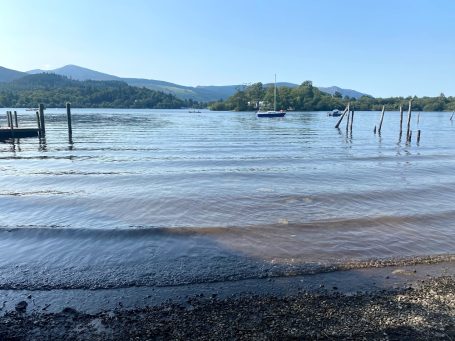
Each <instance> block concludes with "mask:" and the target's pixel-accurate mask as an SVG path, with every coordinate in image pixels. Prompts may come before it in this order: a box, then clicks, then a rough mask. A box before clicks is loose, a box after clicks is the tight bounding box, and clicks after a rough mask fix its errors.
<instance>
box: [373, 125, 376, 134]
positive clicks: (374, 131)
mask: <svg viewBox="0 0 455 341" xmlns="http://www.w3.org/2000/svg"><path fill="white" fill-rule="evenodd" d="M373 133H375V134H376V126H374V129H373Z"/></svg>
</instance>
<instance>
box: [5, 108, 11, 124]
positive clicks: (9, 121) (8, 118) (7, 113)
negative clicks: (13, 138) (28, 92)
mask: <svg viewBox="0 0 455 341" xmlns="http://www.w3.org/2000/svg"><path fill="white" fill-rule="evenodd" d="M6 120H7V121H8V128H9V127H11V120H10V117H9V111H7V112H6Z"/></svg>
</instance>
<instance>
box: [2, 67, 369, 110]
mask: <svg viewBox="0 0 455 341" xmlns="http://www.w3.org/2000/svg"><path fill="white" fill-rule="evenodd" d="M10 71H13V70H10ZM13 72H18V71H13ZM27 73H28V74H39V73H55V74H57V75H61V76H65V77H68V78H70V79H74V80H79V81H85V80H95V81H123V82H126V83H127V84H128V85H131V86H137V87H140V88H142V87H144V88H147V89H150V90H155V91H162V92H164V93H168V94H172V95H175V96H177V97H178V98H181V99H192V100H196V101H199V102H211V101H217V100H220V99H223V100H224V99H227V98H228V97H230V96H232V95H233V94H235V93H236V91H237V90H238V89H240V88H242V87H243V85H221V86H217V85H209V86H196V87H192V86H184V85H179V84H175V83H170V82H165V81H160V80H154V79H144V78H122V77H117V76H114V75H110V74H107V73H102V72H98V71H95V70H90V69H87V68H83V67H80V66H77V65H66V66H63V67H61V68H58V69H54V70H40V69H36V70H30V71H28V72H27ZM20 74H21V75H24V73H20ZM16 78H17V77H16ZM13 79H15V78H13ZM0 81H2V78H1V74H0ZM271 85H273V84H272V83H269V84H265V86H271ZM277 86H288V87H291V88H294V87H297V86H298V84H294V83H287V82H280V83H277ZM319 90H321V91H322V92H326V93H329V94H331V95H334V94H335V92H336V91H338V92H339V93H341V95H342V96H343V97H344V96H348V97H354V98H360V97H362V96H363V95H365V94H363V93H361V92H358V91H355V90H350V89H342V88H339V87H337V86H332V87H319Z"/></svg>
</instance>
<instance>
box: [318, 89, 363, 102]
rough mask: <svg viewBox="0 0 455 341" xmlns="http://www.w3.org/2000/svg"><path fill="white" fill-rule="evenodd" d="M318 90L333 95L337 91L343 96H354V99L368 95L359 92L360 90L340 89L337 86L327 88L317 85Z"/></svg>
mask: <svg viewBox="0 0 455 341" xmlns="http://www.w3.org/2000/svg"><path fill="white" fill-rule="evenodd" d="M319 90H321V91H322V92H325V93H327V94H330V95H335V92H339V93H340V94H341V95H342V96H343V97H345V96H348V97H349V98H352V97H354V98H355V99H359V98H360V97H362V96H369V95H367V94H364V93H361V92H358V91H355V90H351V89H342V88H339V87H337V86H330V87H328V88H324V87H319Z"/></svg>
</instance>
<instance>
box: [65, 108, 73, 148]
mask: <svg viewBox="0 0 455 341" xmlns="http://www.w3.org/2000/svg"><path fill="white" fill-rule="evenodd" d="M66 118H67V120H68V140H69V142H70V143H72V142H73V128H72V126H71V103H69V102H67V103H66Z"/></svg>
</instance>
